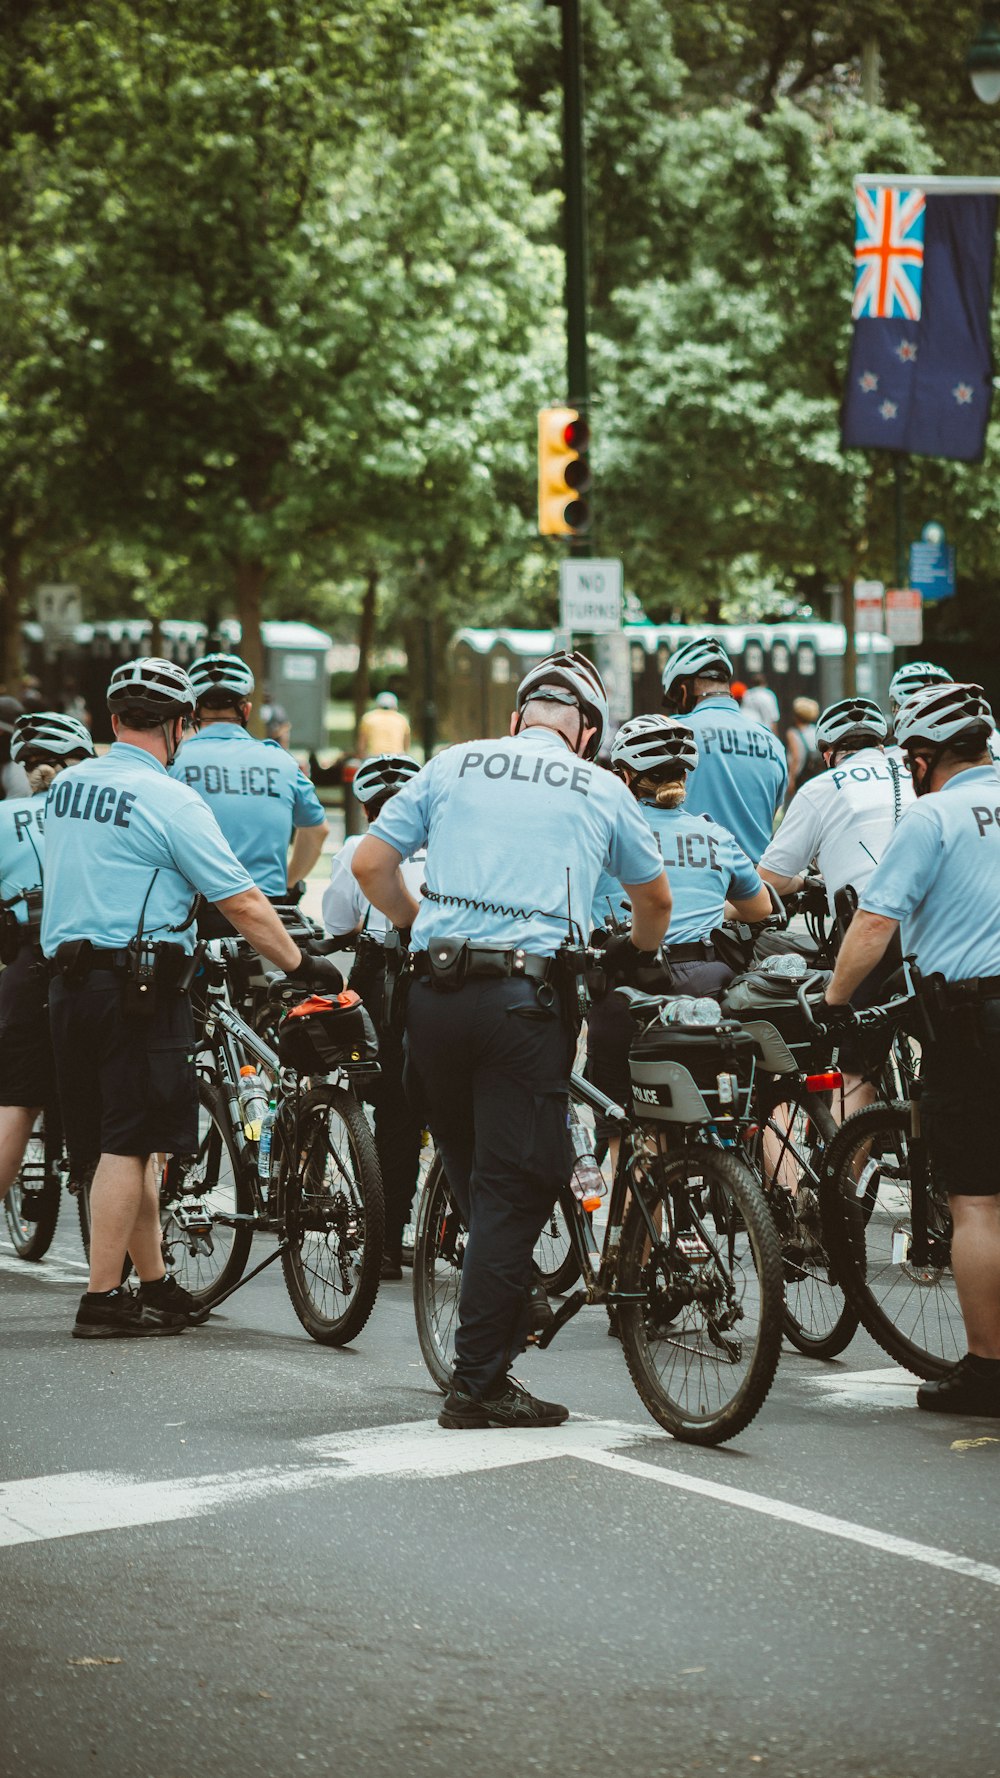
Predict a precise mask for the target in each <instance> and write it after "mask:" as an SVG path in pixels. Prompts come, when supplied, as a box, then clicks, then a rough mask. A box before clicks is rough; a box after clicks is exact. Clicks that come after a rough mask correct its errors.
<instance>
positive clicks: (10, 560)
mask: <svg viewBox="0 0 1000 1778" xmlns="http://www.w3.org/2000/svg"><path fill="white" fill-rule="evenodd" d="M23 603H24V575H23V572H22V550H21V545H20V543H19V542H17V540H16V539H14V538H12V537H9V538H8V539H7V541H6V543H5V545H4V549H3V554H2V557H0V684H2V685H3V687H4V688H5V690H6V691H8V692H10V693H11V695H13V696H16V694H17V692H18V691H19V690H20V687H21V674H22V670H23V664H22V651H21V617H22V607H23Z"/></svg>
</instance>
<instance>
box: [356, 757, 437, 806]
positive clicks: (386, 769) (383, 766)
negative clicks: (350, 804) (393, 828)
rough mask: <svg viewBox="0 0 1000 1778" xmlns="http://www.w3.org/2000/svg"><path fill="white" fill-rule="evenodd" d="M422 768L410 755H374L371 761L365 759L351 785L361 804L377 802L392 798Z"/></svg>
mask: <svg viewBox="0 0 1000 1778" xmlns="http://www.w3.org/2000/svg"><path fill="white" fill-rule="evenodd" d="M419 770H420V767H419V765H418V764H417V762H416V760H415V759H411V758H410V755H409V754H408V753H373V754H372V757H371V759H363V760H362V761H361V764H360V765H359V767H358V769H357V771H356V772H355V774H354V781H353V783H352V785H351V789H352V790H353V792H354V794H355V796H356V797H357V799H358V802H359V803H364V804H365V805H366V806H367V804H368V803H373V802H377V801H379V800H380V799H382V798H384V797H387V796H392V795H393V793H394V792H395V791H397V790H402V788H403V785H404V784H406V783H407V782H408V780H409V779H410V778H415V777H416V775H417V773H418V772H419Z"/></svg>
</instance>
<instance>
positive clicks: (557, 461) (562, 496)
mask: <svg viewBox="0 0 1000 1778" xmlns="http://www.w3.org/2000/svg"><path fill="white" fill-rule="evenodd" d="M589 447H590V428H589V426H588V425H587V422H586V420H585V419H584V418H583V416H582V414H581V413H580V412H579V410H578V409H577V408H575V407H543V408H542V410H541V412H540V414H539V416H538V529H539V531H540V532H541V534H542V536H543V537H578V536H581V535H582V533H583V532H584V531H587V530H589V528H590V503H589V501H588V500H586V499H585V498H584V496H585V495H586V493H587V490H588V489H589V487H590V465H589V463H588V461H587V451H588V449H589Z"/></svg>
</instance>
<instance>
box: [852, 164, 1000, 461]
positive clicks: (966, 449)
mask: <svg viewBox="0 0 1000 1778" xmlns="http://www.w3.org/2000/svg"><path fill="white" fill-rule="evenodd" d="M856 195H857V238H856V241H855V249H854V253H855V267H856V270H855V284H854V317H855V320H854V340H853V343H852V345H851V361H850V365H849V368H848V372H847V382H846V385H845V387H844V399H843V404H842V407H841V444H842V445H843V447H844V449H845V450H846V449H848V448H850V447H852V446H862V447H866V448H871V447H873V446H874V447H875V448H876V449H879V450H884V451H913V452H915V453H916V454H917V455H918V456H922V457H955V458H958V459H960V460H961V461H963V462H966V463H974V462H978V460H979V458H980V457H981V456H982V454H983V446H984V443H985V439H986V425H987V421H988V420H989V414H990V397H991V394H992V382H993V359H992V353H991V350H990V290H991V285H992V281H993V250H994V241H995V236H996V226H997V199H996V197H995V196H984V195H981V194H979V193H976V194H971V193H963V194H952V193H948V194H945V193H940V194H936V193H934V192H930V191H929V192H927V193H926V194H925V193H924V192H923V191H922V190H921V189H920V188H919V186H918V184H917V183H916V182H914V185H913V186H912V187H911V188H910V189H908V190H896V189H894V188H888V187H881V186H879V187H873V186H862V185H859V186H858V188H857V193H856Z"/></svg>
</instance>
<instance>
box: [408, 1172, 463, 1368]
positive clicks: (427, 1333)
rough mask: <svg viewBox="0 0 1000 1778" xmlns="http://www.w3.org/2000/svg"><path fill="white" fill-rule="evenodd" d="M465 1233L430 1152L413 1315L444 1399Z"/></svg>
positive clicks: (418, 1237) (418, 1239)
mask: <svg viewBox="0 0 1000 1778" xmlns="http://www.w3.org/2000/svg"><path fill="white" fill-rule="evenodd" d="M465 1241H466V1229H465V1224H464V1222H463V1221H462V1216H461V1213H460V1211H459V1209H458V1206H457V1204H456V1203H455V1202H454V1199H453V1198H452V1195H451V1188H450V1187H449V1185H448V1181H447V1178H446V1177H445V1171H444V1166H443V1165H442V1162H441V1156H440V1155H439V1154H438V1153H437V1150H435V1152H434V1159H433V1161H432V1162H431V1165H430V1168H429V1170H428V1174H427V1184H426V1186H425V1187H424V1190H423V1192H422V1194H421V1198H420V1206H419V1209H418V1211H417V1228H416V1235H415V1238H414V1243H413V1310H414V1315H415V1317H416V1323H417V1338H418V1340H419V1341H420V1350H421V1352H422V1353H423V1358H424V1363H425V1364H426V1366H427V1369H428V1370H429V1371H430V1374H431V1377H432V1379H433V1381H434V1383H435V1384H436V1385H437V1387H438V1389H440V1390H441V1392H442V1394H446V1393H447V1391H448V1389H449V1388H450V1387H451V1373H452V1367H453V1365H454V1362H455V1334H456V1332H457V1331H458V1298H459V1292H460V1291H461V1288H462V1261H463V1259H464V1257H465Z"/></svg>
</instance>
